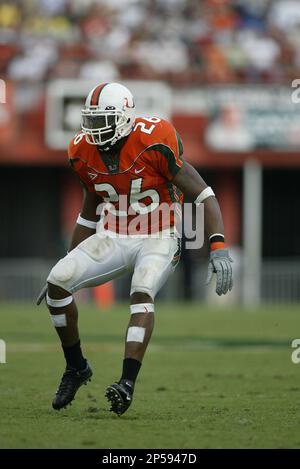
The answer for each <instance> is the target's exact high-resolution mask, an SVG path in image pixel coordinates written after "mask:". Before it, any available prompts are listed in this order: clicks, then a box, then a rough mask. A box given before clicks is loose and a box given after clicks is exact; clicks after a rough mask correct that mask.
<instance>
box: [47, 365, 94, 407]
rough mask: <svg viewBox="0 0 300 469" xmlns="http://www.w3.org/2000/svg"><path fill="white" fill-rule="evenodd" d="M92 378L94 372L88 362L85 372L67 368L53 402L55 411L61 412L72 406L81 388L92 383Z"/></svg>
mask: <svg viewBox="0 0 300 469" xmlns="http://www.w3.org/2000/svg"><path fill="white" fill-rule="evenodd" d="M92 376H93V371H92V369H91V367H90V365H89V363H88V362H87V363H86V367H85V368H84V369H83V370H76V369H74V368H66V371H65V372H64V374H63V376H62V379H61V383H60V385H59V387H58V389H57V391H56V393H55V396H54V399H53V401H52V407H53V409H55V410H60V409H62V408H63V407H64V408H66V407H67V405H68V404H71V402H72V401H73V400H74V398H75V394H76V392H77V391H78V389H79V388H80V386H82V385H83V384H87V382H88V381H91V377H92Z"/></svg>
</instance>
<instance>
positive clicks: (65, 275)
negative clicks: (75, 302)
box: [47, 251, 86, 293]
mask: <svg viewBox="0 0 300 469" xmlns="http://www.w3.org/2000/svg"><path fill="white" fill-rule="evenodd" d="M85 270H86V266H85V264H84V263H83V262H79V261H78V259H76V254H75V255H74V254H73V251H72V254H71V253H70V254H68V255H67V256H66V257H64V258H63V259H61V260H60V261H58V262H57V264H55V266H54V267H53V268H52V270H51V272H50V274H49V276H48V278H47V282H50V283H53V285H57V286H58V287H61V288H63V289H64V290H66V291H69V292H70V293H72V287H73V285H74V284H75V283H76V281H77V280H78V279H79V278H80V277H81V275H82V274H83V273H84V271H85Z"/></svg>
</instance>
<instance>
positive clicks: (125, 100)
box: [124, 97, 134, 109]
mask: <svg viewBox="0 0 300 469" xmlns="http://www.w3.org/2000/svg"><path fill="white" fill-rule="evenodd" d="M126 107H127V108H129V109H132V108H134V102H133V100H132V106H129V103H128V98H127V97H126V98H125V99H124V108H126Z"/></svg>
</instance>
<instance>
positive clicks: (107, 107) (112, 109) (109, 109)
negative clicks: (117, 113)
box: [105, 106, 116, 111]
mask: <svg viewBox="0 0 300 469" xmlns="http://www.w3.org/2000/svg"><path fill="white" fill-rule="evenodd" d="M115 109H116V108H115V106H106V108H105V110H107V111H114V110H115Z"/></svg>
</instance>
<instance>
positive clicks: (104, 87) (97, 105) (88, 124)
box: [81, 83, 135, 150]
mask: <svg viewBox="0 0 300 469" xmlns="http://www.w3.org/2000/svg"><path fill="white" fill-rule="evenodd" d="M81 115H82V122H81V128H82V131H83V132H84V134H85V139H86V141H87V142H88V143H90V144H91V145H99V146H101V147H104V149H105V150H106V149H109V148H110V147H111V146H112V145H114V144H115V143H116V142H117V141H118V140H120V139H121V138H123V137H126V136H127V135H129V134H130V132H131V131H132V129H133V125H134V120H135V105H134V101H133V96H132V94H131V92H130V91H129V90H128V88H126V87H125V86H123V85H120V84H119V83H102V84H101V85H98V86H96V87H95V88H93V89H92V90H91V91H90V92H89V94H88V96H87V98H86V101H85V107H84V108H83V109H82V111H81Z"/></svg>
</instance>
